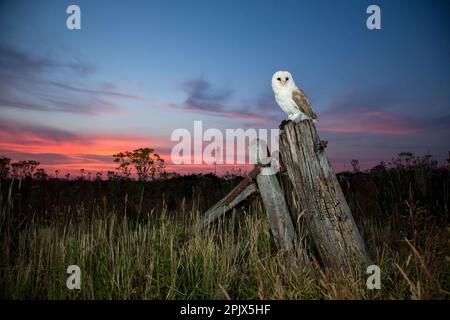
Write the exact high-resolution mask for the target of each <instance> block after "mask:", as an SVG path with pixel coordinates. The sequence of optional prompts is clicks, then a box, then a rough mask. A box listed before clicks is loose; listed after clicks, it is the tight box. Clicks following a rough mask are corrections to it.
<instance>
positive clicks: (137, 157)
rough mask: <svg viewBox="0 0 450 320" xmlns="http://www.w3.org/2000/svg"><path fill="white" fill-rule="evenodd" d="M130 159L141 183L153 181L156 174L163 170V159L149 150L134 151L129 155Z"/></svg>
mask: <svg viewBox="0 0 450 320" xmlns="http://www.w3.org/2000/svg"><path fill="white" fill-rule="evenodd" d="M130 159H131V163H132V164H133V165H134V168H135V169H136V172H137V175H138V177H139V180H141V181H147V180H148V179H149V178H152V179H154V178H155V175H156V173H160V172H161V170H162V169H163V168H164V159H162V158H161V157H160V156H159V154H157V153H156V152H155V151H154V150H153V149H151V148H140V149H136V150H134V151H133V152H132V153H131V154H130Z"/></svg>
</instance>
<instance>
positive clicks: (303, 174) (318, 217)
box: [280, 120, 369, 268]
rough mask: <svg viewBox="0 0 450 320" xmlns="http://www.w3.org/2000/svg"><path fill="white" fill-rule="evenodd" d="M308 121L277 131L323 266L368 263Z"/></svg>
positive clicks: (326, 160) (284, 160)
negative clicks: (279, 132)
mask: <svg viewBox="0 0 450 320" xmlns="http://www.w3.org/2000/svg"><path fill="white" fill-rule="evenodd" d="M324 147H325V146H324V145H323V143H321V141H320V139H319V136H318V135H317V132H316V129H315V127H314V124H313V123H312V121H311V120H305V121H301V122H300V123H294V122H292V121H291V122H288V123H287V124H286V125H285V127H284V130H283V131H282V132H281V134H280V153H281V159H282V162H283V165H284V166H285V168H286V170H287V172H288V175H289V178H290V180H291V182H292V185H293V187H294V190H295V193H296V195H297V196H298V199H299V205H300V208H301V209H302V211H304V216H305V220H306V224H307V227H308V229H309V232H310V234H311V236H312V238H313V240H314V242H315V244H316V247H317V249H318V251H319V254H320V256H321V259H322V261H323V263H324V264H325V265H326V266H329V267H333V268H341V267H344V266H350V265H353V264H354V263H368V262H369V257H368V255H367V252H366V249H365V246H364V243H363V241H362V238H361V236H360V233H359V231H358V228H357V226H356V224H355V221H354V219H353V217H352V214H351V212H350V208H349V206H348V204H347V201H346V200H345V197H344V194H343V193H342V190H341V188H340V186H339V182H338V180H337V178H336V175H335V173H334V172H333V170H332V168H331V166H330V164H329V162H328V159H327V156H326V154H325V151H324Z"/></svg>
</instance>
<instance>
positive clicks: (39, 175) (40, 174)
mask: <svg viewBox="0 0 450 320" xmlns="http://www.w3.org/2000/svg"><path fill="white" fill-rule="evenodd" d="M34 178H35V179H37V180H46V179H47V178H48V174H47V172H45V169H43V168H38V169H37V170H36V172H35V173H34Z"/></svg>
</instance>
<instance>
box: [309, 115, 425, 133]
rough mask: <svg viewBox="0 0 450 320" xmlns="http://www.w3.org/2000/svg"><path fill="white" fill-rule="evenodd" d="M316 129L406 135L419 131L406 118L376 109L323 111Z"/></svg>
mask: <svg viewBox="0 0 450 320" xmlns="http://www.w3.org/2000/svg"><path fill="white" fill-rule="evenodd" d="M318 129H319V130H320V131H325V132H337V133H338V132H344V133H372V134H385V135H406V134H412V133H416V132H419V131H421V129H420V128H416V127H414V126H413V125H412V122H411V121H410V120H409V119H407V118H404V117H400V116H397V115H393V114H389V113H385V112H382V111H378V110H362V111H349V112H348V113H343V112H336V111H335V112H332V113H325V114H324V115H323V116H322V117H320V118H319V123H318Z"/></svg>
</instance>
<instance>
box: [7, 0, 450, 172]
mask: <svg viewBox="0 0 450 320" xmlns="http://www.w3.org/2000/svg"><path fill="white" fill-rule="evenodd" d="M70 4H77V5H79V6H80V8H81V20H82V22H81V24H82V29H81V30H72V31H70V30H67V28H66V18H67V14H66V8H67V6H68V5H70ZM370 4H377V5H378V6H379V7H380V8H381V15H382V29H381V30H374V31H370V30H368V29H367V28H366V19H367V17H368V15H367V14H366V12H365V11H366V8H367V6H368V5H370ZM449 14H450V5H449V3H448V2H446V1H376V2H372V1H357V0H342V1H331V0H329V1H206V0H205V1H199V0H198V1H197V0H194V1H136V0H134V1H100V0H91V1H75V2H72V1H32V2H31V1H2V2H0V30H1V31H0V119H1V122H0V132H2V136H3V138H2V140H3V143H2V144H1V145H0V154H3V155H6V156H10V157H13V158H17V159H19V158H36V159H38V160H41V162H42V163H49V165H50V164H51V165H53V166H57V165H59V166H61V167H63V168H66V169H68V170H69V169H72V168H75V167H77V166H78V167H80V166H82V165H84V166H86V167H92V168H97V169H98V168H100V169H101V168H103V167H106V162H108V161H109V160H107V159H108V152H110V151H111V152H112V149H114V148H120V147H126V146H127V145H129V147H130V148H132V147H134V146H136V147H138V146H142V145H140V144H142V143H144V144H148V145H150V146H155V147H156V148H157V149H158V148H159V149H160V150H161V152H162V153H163V154H164V153H166V154H167V153H168V152H169V150H170V147H171V143H170V133H171V132H172V130H174V129H176V128H188V129H190V128H192V125H193V121H194V120H203V123H204V126H205V127H217V128H220V129H225V128H240V127H244V128H249V127H256V128H260V127H262V128H276V127H277V126H278V124H279V122H280V121H281V120H282V119H283V117H284V116H283V114H282V113H281V111H280V110H279V108H278V107H277V105H276V103H275V101H274V98H273V93H272V90H271V87H270V80H271V76H272V74H273V73H274V72H275V71H277V70H279V69H287V70H289V71H291V73H292V74H293V76H294V79H295V80H296V83H297V84H298V85H299V86H300V87H301V88H302V89H303V90H304V91H305V92H306V93H307V95H308V97H309V98H310V100H311V102H312V104H313V107H314V109H315V110H316V113H317V114H318V115H319V118H320V122H319V125H318V127H317V128H318V131H319V134H320V136H321V137H322V138H323V139H326V140H329V141H330V143H329V148H328V154H329V156H330V158H331V160H332V162H333V165H334V166H335V167H336V168H337V170H341V169H344V168H347V167H349V162H350V160H351V159H354V158H356V159H359V160H360V162H361V163H362V164H363V166H365V167H370V166H372V165H373V164H375V163H377V162H379V161H381V160H389V159H390V158H391V157H392V156H395V155H396V154H398V153H399V152H402V151H412V152H414V153H416V154H418V155H424V154H428V153H431V154H433V155H435V156H436V157H437V158H438V159H444V157H445V156H446V155H447V152H448V150H449V148H448V146H449V145H448V142H447V141H448V138H449V124H450V112H449V103H450V90H449V89H450V63H449V57H450V41H449V39H450V34H449V33H450V25H449V24H450V19H449ZM105 141H108V143H106V142H105ZM114 141H116V142H114ZM118 141H119V142H118ZM105 143H106V144H107V145H108V147H109V148H106V147H105ZM98 144H101V146H99V145H98ZM102 147H103V148H102ZM58 148H60V149H61V150H60V151H58V150H59V149H58ZM116 151H121V150H116ZM55 159H58V161H56V160H55ZM109 162H110V161H109ZM96 164H98V166H96ZM100 169H99V170H100Z"/></svg>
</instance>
